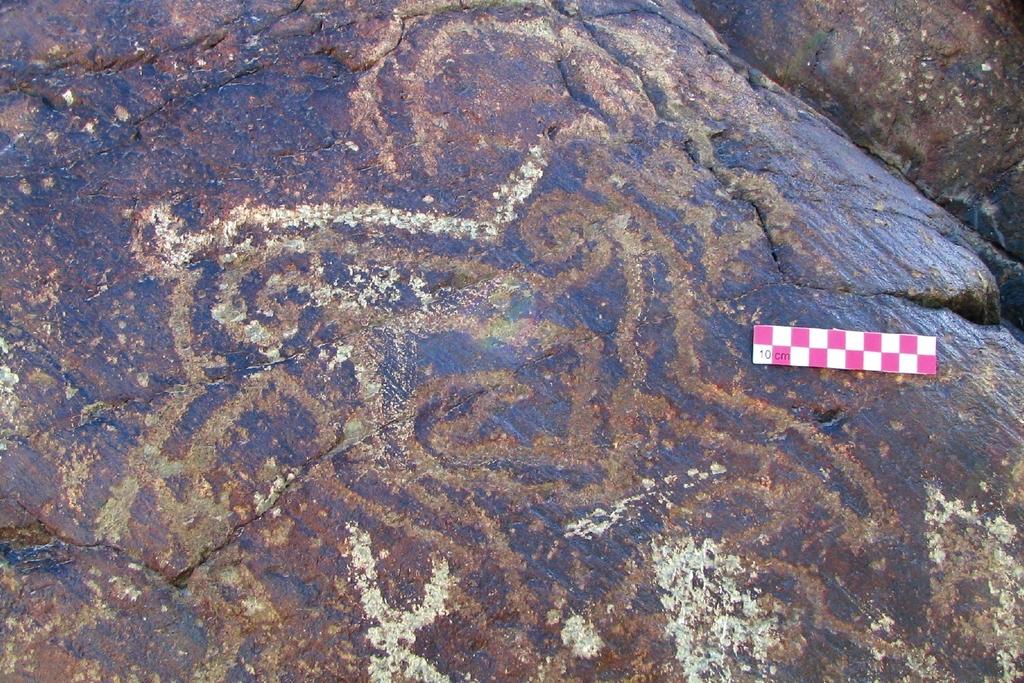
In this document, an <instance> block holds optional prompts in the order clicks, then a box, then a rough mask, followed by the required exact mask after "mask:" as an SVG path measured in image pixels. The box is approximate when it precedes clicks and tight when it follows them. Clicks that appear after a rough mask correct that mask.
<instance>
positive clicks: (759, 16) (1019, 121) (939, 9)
mask: <svg viewBox="0 0 1024 683" xmlns="http://www.w3.org/2000/svg"><path fill="white" fill-rule="evenodd" d="M692 6H694V7H696V8H697V9H698V10H699V11H700V12H701V14H702V15H703V16H704V17H706V18H707V19H708V20H709V21H710V22H711V23H712V24H713V25H714V26H715V27H716V28H717V29H718V30H719V31H721V33H722V37H723V40H725V42H727V43H728V44H729V46H730V47H731V48H732V49H734V50H735V51H736V53H737V54H738V55H740V56H741V57H743V58H744V59H746V60H747V61H749V62H750V63H751V64H753V65H755V66H756V67H757V68H759V69H761V70H762V71H764V72H765V73H767V74H768V75H769V76H771V78H773V79H774V80H776V81H777V82H778V83H780V84H782V85H783V86H784V87H786V88H787V89H789V90H791V91H793V92H796V93H798V94H799V95H801V96H802V97H804V98H805V99H807V100H808V101H810V102H813V103H814V104H815V105H816V106H817V107H818V108H819V109H821V110H822V111H824V112H825V113H827V114H828V115H829V116H830V117H831V118H832V119H833V120H834V121H835V122H836V123H838V124H839V125H840V126H842V127H843V128H844V129H845V130H847V131H848V132H849V133H850V134H851V135H852V136H853V138H854V139H855V140H856V141H857V142H858V143H859V144H861V145H863V146H864V147H866V148H867V149H869V150H870V151H871V152H873V153H874V154H876V155H878V156H879V157H881V158H883V159H885V160H886V161H887V162H888V163H889V164H891V165H892V166H893V167H895V168H897V169H899V171H900V172H901V173H903V174H904V175H905V176H906V177H907V178H909V179H910V180H911V181H913V182H914V183H915V184H916V185H917V186H918V187H919V188H921V189H922V190H923V191H924V192H925V193H927V194H928V195H929V196H930V197H932V198H933V199H935V200H936V201H937V202H939V203H940V204H942V205H943V206H944V207H946V208H947V209H949V210H950V211H952V212H953V213H954V214H956V215H957V216H958V217H959V218H960V219H961V220H963V221H964V222H965V223H967V224H968V225H970V226H971V227H972V228H974V229H975V230H976V231H978V232H979V233H980V234H981V235H982V236H984V237H985V238H986V239H987V240H989V241H990V242H992V243H993V244H995V245H998V248H999V249H1001V250H1006V251H1007V252H1008V253H1009V254H1010V255H1011V256H1013V257H1015V258H1016V260H1017V262H1018V263H1015V262H1014V261H1013V260H1010V259H1007V258H1006V256H1005V255H1003V254H1000V253H999V251H998V250H995V251H993V250H991V249H990V248H985V247H980V248H979V252H980V253H981V255H982V256H983V258H985V259H986V262H987V263H988V264H989V266H990V267H991V268H992V269H993V270H994V272H996V273H997V275H998V276H999V279H1000V284H1001V287H1002V292H1003V299H1004V309H1005V310H1006V312H1007V315H1008V317H1009V318H1010V319H1011V320H1013V321H1014V322H1015V323H1016V324H1017V325H1024V275H1022V273H1021V267H1020V265H1019V261H1020V260H1021V259H1024V220H1022V218H1021V217H1022V216H1024V70H1022V69H1024V6H1022V5H1021V4H1020V3H1019V2H1015V1H1014V0H995V1H991V2H990V1H988V0H986V1H985V2H976V1H975V0H942V1H941V2H933V3H928V6H927V7H926V8H922V6H921V3H918V2H910V1H907V0H896V1H895V2H866V1H863V0H860V1H854V2H846V1H841V2H819V1H809V0H807V1H805V0H786V1H785V2H748V1H747V0H692Z"/></svg>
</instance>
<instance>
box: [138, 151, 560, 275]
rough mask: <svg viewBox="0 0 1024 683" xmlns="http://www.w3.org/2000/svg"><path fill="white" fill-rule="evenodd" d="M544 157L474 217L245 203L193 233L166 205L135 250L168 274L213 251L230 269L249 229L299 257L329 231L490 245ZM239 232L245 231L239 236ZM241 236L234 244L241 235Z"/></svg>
mask: <svg viewBox="0 0 1024 683" xmlns="http://www.w3.org/2000/svg"><path fill="white" fill-rule="evenodd" d="M546 166H547V158H546V156H545V154H544V149H543V146H542V145H541V144H536V145H533V146H531V147H530V148H529V149H528V150H527V153H526V155H525V159H524V161H523V163H522V164H521V165H520V166H519V167H518V168H517V169H515V170H514V171H513V172H512V173H511V175H510V176H509V177H508V179H507V180H506V182H505V183H503V184H502V185H501V186H500V187H499V188H498V189H496V190H495V191H494V192H493V194H492V196H493V199H494V201H493V203H491V204H490V207H489V208H490V212H489V214H488V215H485V216H483V217H479V218H462V217H459V216H447V215H444V214H440V213H437V212H433V211H410V210H408V209H403V208H400V207H395V206H388V205H387V204H381V203H378V202H370V203H363V204H346V203H342V202H322V203H319V204H299V205H296V206H269V205H265V204H255V203H253V202H251V201H245V202H243V203H242V204H240V205H238V206H236V207H235V208H233V209H231V210H230V211H229V212H228V213H227V215H226V216H224V217H222V218H217V219H215V220H214V221H212V222H211V223H210V224H209V225H208V226H207V227H206V229H204V230H203V231H202V232H198V233H188V232H186V231H185V228H186V226H185V223H184V221H183V220H182V219H181V218H179V217H177V216H175V215H174V213H173V210H172V207H171V206H170V205H169V204H168V203H167V202H161V203H159V204H156V205H153V206H151V207H149V208H147V209H146V210H144V211H143V212H142V214H141V217H140V219H141V223H142V225H141V226H140V229H137V230H136V236H135V239H134V241H133V245H132V250H133V252H134V253H135V254H136V256H137V257H138V258H139V259H140V260H141V261H142V262H143V263H145V264H146V265H147V266H148V267H149V268H150V269H151V270H153V271H155V272H158V273H161V274H164V275H173V273H174V272H175V271H176V270H178V269H180V268H181V267H183V266H185V265H187V264H188V263H190V262H191V261H193V260H194V259H195V258H197V257H198V256H199V255H200V254H202V253H203V252H205V251H206V250H208V249H211V248H218V249H220V250H223V253H221V254H220V255H219V257H218V258H219V260H220V262H221V263H224V264H228V263H231V262H234V261H236V260H238V259H240V258H242V257H243V256H245V255H247V254H248V252H251V251H252V250H253V249H254V246H253V236H252V234H251V231H252V230H253V229H254V228H258V229H260V230H261V231H263V232H264V233H266V235H267V240H266V244H265V245H264V246H263V247H262V249H273V248H279V249H280V248H287V249H292V250H296V251H301V250H302V249H303V248H304V242H303V240H302V235H303V234H308V233H310V232H314V231H317V230H327V229H330V228H331V227H333V226H348V227H358V226H362V227H365V228H372V229H377V230H379V229H381V228H392V229H395V230H400V231H402V232H405V233H408V234H410V235H415V234H421V233H425V234H433V235H446V236H449V237H456V238H469V239H484V240H492V239H494V238H496V237H497V236H498V235H499V234H500V231H501V228H503V227H504V226H506V225H508V224H509V223H511V222H512V221H514V220H515V219H516V218H517V217H518V212H519V209H520V208H521V207H522V206H523V204H524V203H525V202H526V201H527V200H528V199H529V197H530V195H532V194H533V191H534V189H535V188H536V186H537V182H538V181H539V180H540V179H541V177H542V176H543V175H544V168H545V167H546ZM145 226H149V227H151V228H152V230H153V234H154V236H155V247H156V254H151V251H152V250H151V249H149V248H148V246H147V244H148V243H147V241H146V239H145V237H144V235H143V230H142V229H141V228H142V227H145ZM243 227H245V228H246V229H247V230H245V231H243V229H242V228H243ZM243 234H245V238H244V239H242V240H241V241H240V240H239V237H240V235H243Z"/></svg>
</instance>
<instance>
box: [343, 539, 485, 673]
mask: <svg viewBox="0 0 1024 683" xmlns="http://www.w3.org/2000/svg"><path fill="white" fill-rule="evenodd" d="M347 528H348V532H349V550H348V554H349V558H350V559H351V562H352V568H351V574H350V576H351V579H352V581H353V583H354V584H355V586H356V589H357V590H358V591H359V601H360V604H361V605H362V606H363V612H364V613H365V614H366V616H367V618H369V619H371V620H372V621H374V622H376V624H377V625H376V626H371V627H370V628H369V629H368V630H367V632H366V637H367V639H368V640H369V641H370V644H371V645H373V647H374V648H376V649H378V650H381V651H382V652H383V653H384V654H383V655H374V656H372V657H371V658H370V665H369V667H370V669H369V673H370V679H371V680H373V681H375V682H377V683H385V682H388V681H391V680H392V679H393V677H394V676H395V675H396V674H401V675H403V676H407V677H409V678H413V679H416V680H419V681H424V683H446V682H448V681H450V680H451V679H449V678H448V676H446V675H444V674H442V673H441V672H439V671H438V670H437V669H436V668H434V665H433V664H431V663H430V662H428V661H427V660H426V659H424V658H423V657H421V656H419V655H417V654H415V653H413V652H412V649H411V648H412V646H413V644H415V642H416V631H418V630H420V629H421V628H424V627H426V626H429V625H430V624H432V623H434V621H436V620H437V618H438V617H440V616H444V615H445V614H446V613H447V612H446V609H445V602H446V601H447V600H448V591H449V588H450V587H451V586H452V584H453V582H454V580H453V579H452V577H451V575H450V573H449V570H448V562H447V561H446V560H444V559H441V560H440V561H435V562H433V565H432V568H431V575H430V580H429V581H427V583H426V585H425V586H424V587H423V600H422V601H421V602H420V604H419V605H416V606H415V607H413V608H412V609H410V610H408V611H403V610H400V609H398V608H396V607H392V606H391V605H390V604H388V602H387V600H386V599H385V598H384V595H383V593H381V589H380V585H379V583H378V580H377V560H376V558H375V557H374V555H373V548H372V547H371V540H370V535H369V534H368V533H366V532H365V531H363V530H362V529H361V528H360V527H359V525H357V524H355V523H351V524H349V525H348V527H347ZM467 680H468V679H467Z"/></svg>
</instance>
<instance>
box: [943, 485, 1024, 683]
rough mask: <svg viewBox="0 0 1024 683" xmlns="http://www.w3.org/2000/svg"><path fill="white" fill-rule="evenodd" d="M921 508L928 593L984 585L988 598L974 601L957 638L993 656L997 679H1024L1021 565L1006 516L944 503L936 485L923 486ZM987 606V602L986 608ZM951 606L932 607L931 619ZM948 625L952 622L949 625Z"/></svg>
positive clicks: (1023, 569)
mask: <svg viewBox="0 0 1024 683" xmlns="http://www.w3.org/2000/svg"><path fill="white" fill-rule="evenodd" d="M927 494H928V500H927V507H926V509H925V523H926V525H927V530H926V540H927V542H928V554H929V557H930V559H931V561H932V563H933V565H934V569H933V571H932V591H933V593H934V594H936V595H940V596H947V599H948V596H957V595H958V592H959V586H961V585H964V584H965V583H973V584H975V585H984V586H986V587H987V590H988V594H989V596H990V597H989V599H988V600H987V601H981V602H980V603H979V602H978V601H977V600H976V599H974V598H972V599H971V600H972V604H971V605H970V606H969V607H968V609H970V611H971V612H972V613H973V614H974V617H973V618H972V619H971V621H970V626H969V627H964V628H963V629H962V632H961V634H960V635H961V636H962V637H964V638H966V639H968V640H972V641H976V642H978V643H980V644H981V645H982V646H984V647H986V649H988V650H989V651H990V652H991V653H992V655H993V656H994V657H995V659H996V661H997V662H998V664H999V668H1000V670H1001V672H1002V676H1001V680H1003V681H1006V682H1009V681H1018V680H1021V679H1022V678H1024V623H1022V622H1021V621H1020V620H1019V619H1018V617H1019V615H1021V614H1024V566H1021V564H1020V562H1018V561H1017V559H1016V558H1015V557H1014V554H1013V551H1012V549H1011V544H1012V543H1013V542H1014V540H1015V539H1016V537H1017V529H1016V527H1014V526H1013V525H1012V524H1011V523H1010V522H1009V521H1008V520H1007V519H1006V518H1005V517H1003V516H1002V515H996V514H984V513H982V512H980V511H979V510H978V506H977V504H976V503H971V505H970V506H967V505H965V504H964V503H963V501H960V500H957V499H955V498H953V499H947V498H946V497H945V495H943V493H942V491H941V490H939V489H938V488H937V487H934V486H929V487H928V488H927ZM986 603H987V604H986ZM952 607H953V605H952V604H949V603H940V604H937V605H933V607H932V610H931V611H932V612H933V613H934V614H933V617H934V618H936V619H940V620H943V621H945V620H947V619H949V618H950V617H951V614H950V612H951V610H952ZM951 623H952V622H951Z"/></svg>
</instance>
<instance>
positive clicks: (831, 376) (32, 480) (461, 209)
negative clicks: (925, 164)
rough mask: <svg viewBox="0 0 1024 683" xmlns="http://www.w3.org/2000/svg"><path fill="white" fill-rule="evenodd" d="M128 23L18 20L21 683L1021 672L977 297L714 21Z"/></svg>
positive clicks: (16, 371) (6, 378)
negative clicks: (920, 336) (864, 369)
mask: <svg viewBox="0 0 1024 683" xmlns="http://www.w3.org/2000/svg"><path fill="white" fill-rule="evenodd" d="M154 5H155V3H154ZM120 7H121V6H120V5H114V6H111V7H106V8H105V9H102V10H97V11H96V13H95V14H94V15H90V16H88V17H85V18H81V21H82V22H83V23H84V24H85V25H93V24H95V26H93V29H92V30H93V33H94V35H95V36H97V37H101V36H105V35H110V36H118V39H117V40H113V39H112V40H111V41H103V42H102V46H101V47H96V48H95V51H94V49H93V48H90V45H92V43H91V42H90V40H86V39H84V38H81V37H80V36H77V35H72V33H68V35H64V34H62V33H60V32H59V31H57V32H55V31H54V29H53V26H66V25H69V23H71V22H72V18H73V17H74V12H75V11H76V10H75V8H74V7H72V6H69V7H67V8H66V9H62V7H61V6H59V5H58V6H56V7H52V8H49V14H48V18H47V21H45V22H40V21H39V19H38V14H39V12H40V11H41V10H40V6H37V5H35V4H34V3H28V4H26V5H19V6H17V7H11V8H8V9H6V10H5V11H4V12H3V13H2V14H0V24H2V25H3V26H2V32H3V33H4V35H10V36H17V41H16V42H14V41H5V42H4V45H5V48H4V49H5V52H4V55H3V59H4V60H5V64H6V66H5V68H4V71H3V79H4V81H3V82H4V83H5V84H6V86H5V87H6V88H7V91H8V92H7V95H5V97H8V98H10V99H9V102H11V103H19V104H17V107H20V109H17V112H18V113H17V114H16V115H15V114H10V115H7V116H5V117H3V118H0V122H3V126H4V127H3V131H4V134H5V135H7V136H8V140H9V142H7V143H5V144H6V145H7V146H6V148H3V149H2V151H0V159H3V160H4V163H5V166H4V168H5V171H4V176H5V177H4V178H3V179H0V206H2V212H0V229H2V230H3V234H4V244H5V245H6V246H5V248H4V249H3V250H2V251H0V260H2V270H0V278H2V286H0V307H2V309H0V310H2V318H0V336H2V338H3V343H2V344H0V352H2V356H0V382H2V384H0V419H2V422H0V439H2V448H3V450H2V451H0V556H2V558H3V561H2V563H0V614H2V621H0V643H2V651H0V672H2V675H3V677H5V678H9V679H12V680H54V679H60V678H70V677H72V676H73V675H75V674H78V675H80V676H82V677H84V678H86V679H98V680H113V679H123V680H129V679H131V678H132V677H137V678H147V677H150V676H151V675H153V674H158V675H159V676H160V677H161V679H162V680H179V679H189V678H195V679H199V680H291V679H303V680H335V679H345V680H353V679H354V680H362V679H373V680H390V679H391V678H392V677H394V678H396V679H401V678H407V679H416V680H427V681H437V680H468V679H470V678H472V679H474V680H495V679H498V680H525V679H532V678H536V679H540V680H561V679H594V678H615V679H620V678H632V679H638V680H652V679H686V678H694V679H702V678H722V677H726V676H731V677H733V678H737V679H753V678H769V679H779V680H792V679H807V680H819V679H823V678H838V677H849V678H855V679H861V678H890V679H895V678H901V677H905V676H910V677H923V678H932V679H938V678H954V679H957V678H979V677H989V678H992V679H997V680H998V679H1003V680H1012V679H1014V678H1015V677H1018V676H1019V675H1020V674H1021V671H1022V670H1024V652H1022V649H1021V645H1020V644H1021V642H1024V632H1022V629H1024V626H1022V624H1024V604H1022V597H1021V596H1022V594H1024V592H1022V590H1024V568H1022V565H1021V555H1022V547H1021V543H1022V541H1021V539H1020V537H1019V533H1018V530H1019V529H1020V528H1022V525H1024V494H1022V490H1024V489H1022V487H1024V464H1022V457H1024V427H1022V418H1024V346H1022V345H1021V344H1020V343H1019V342H1017V341H1016V340H1015V339H1013V338H1012V337H1011V336H1010V335H1009V334H1008V333H1007V332H1006V331H1005V330H1002V329H1000V328H999V327H997V326H994V325H992V324H991V323H994V322H996V321H997V320H998V290H997V287H996V283H995V281H994V280H993V278H992V276H991V275H990V274H989V272H988V270H987V269H986V268H985V266H984V265H983V264H982V263H981V262H980V261H979V260H978V259H977V258H976V257H975V256H974V255H973V254H972V253H971V252H970V251H969V250H967V249H964V248H962V247H960V246H957V245H955V244H953V243H952V242H951V241H949V240H947V239H945V238H944V237H943V235H944V234H952V232H953V231H955V227H956V226H955V221H953V219H951V218H950V217H949V216H948V215H946V214H945V213H944V212H943V211H942V210H941V209H939V208H938V207H936V206H935V205H934V204H932V203H930V202H929V201H928V200H926V199H924V198H923V197H922V196H921V195H920V194H919V193H917V191H916V190H915V189H914V188H913V187H912V186H910V185H909V184H907V183H905V182H904V181H903V180H900V179H897V178H896V177H894V176H893V175H891V174H890V173H888V172H887V171H886V169H884V168H883V167H882V166H880V165H879V164H878V163H877V162H875V161H873V160H872V159H871V158H870V157H868V156H866V155H865V154H863V153H862V152H861V151H860V150H859V149H858V148H857V147H856V146H855V145H854V144H853V143H851V142H849V141H848V140H847V139H846V138H844V137H843V136H842V135H841V134H840V133H839V132H838V131H837V130H836V129H835V128H834V127H833V126H832V125H831V124H830V123H828V122H827V121H826V120H825V119H824V118H822V117H821V116H819V115H818V114H815V113H813V112H811V111H809V110H808V109H807V108H806V107H805V106H803V105H802V104H801V103H800V101H799V100H796V99H794V98H793V97H791V96H789V95H787V94H785V93H783V92H780V91H778V89H776V88H773V87H771V86H769V85H766V84H764V83H762V82H761V81H759V80H758V79H757V78H755V77H752V76H751V75H749V74H747V73H746V71H745V70H744V67H743V65H742V64H741V63H739V62H738V61H737V60H735V59H734V58H732V57H731V56H730V55H729V54H728V53H727V51H726V49H725V48H724V47H723V46H722V45H721V44H719V43H718V42H717V41H716V38H715V37H714V34H713V32H712V31H711V30H710V28H709V26H708V25H707V24H706V23H704V22H703V20H701V19H700V18H698V17H697V16H696V15H694V14H692V13H690V12H688V11H685V10H683V9H679V8H673V9H661V8H657V9H649V8H639V9H638V8H636V7H633V6H627V5H619V4H610V3H607V4H595V5H593V6H591V5H586V4H582V3H581V4H575V5H572V6H570V5H568V4H566V5H559V6H557V7H553V6H550V5H547V4H536V5H534V4H520V3H513V4H509V5H507V6H504V5H499V4H495V3H491V2H486V3H480V4H479V6H473V4H472V3H465V4H463V5H451V4H447V3H429V2H424V3H402V2H398V3H379V4H372V5H371V4H366V5H365V6H355V5H351V6H341V7H337V6H334V5H331V4H329V3H317V2H311V1H307V2H305V3H302V4H301V5H281V6H270V5H269V4H268V5H266V6H265V5H264V4H262V3H258V4H257V6H254V7H250V6H238V7H235V6H230V7H228V8H227V9H224V8H220V9H218V12H224V16H223V17H220V18H217V19H211V18H210V17H209V16H206V17H200V16H198V15H199V14H200V13H199V12H198V11H197V10H194V9H183V8H181V7H177V8H176V7H175V6H173V5H167V6H164V5H160V6H159V8H160V9H159V11H160V12H163V15H162V16H168V17H180V20H177V21H165V20H160V21H157V20H153V21H152V22H150V21H140V20H137V18H136V17H135V15H129V14H124V13H123V10H121V9H118V8H120ZM154 11H157V10H154ZM183 12H184V14H182V13H183ZM62 13H63V14H62ZM193 14H196V15H197V16H195V18H193ZM62 16H63V17H64V18H63V19H58V18H59V17H62ZM214 16H219V14H218V15H214ZM121 41H123V42H121ZM136 43H137V44H138V48H136V47H135V45H136ZM101 48H102V49H101ZM136 50H139V52H138V54H137V55H136V54H135V52H134V51H136ZM47 93H54V94H55V95H47ZM65 93H67V94H68V96H67V97H65V96H64V94H65ZM12 106H14V105H13V104H12ZM11 111H13V110H11ZM951 226H952V227H951ZM755 322H775V323H780V324H789V323H793V324H808V325H816V326H829V325H835V326H840V327H847V328H853V329H892V330H908V331H911V332H917V333H925V334H935V335H938V336H939V338H940V349H941V351H940V353H941V361H940V364H941V373H940V375H939V376H938V377H935V378H922V377H909V376H908V377H904V376H900V377H893V376H878V375H870V374H860V373H838V372H828V371H825V372H821V371H811V370H788V369H784V368H776V367H764V366H753V365H751V364H750V362H749V353H750V326H751V324H753V323H755Z"/></svg>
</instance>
